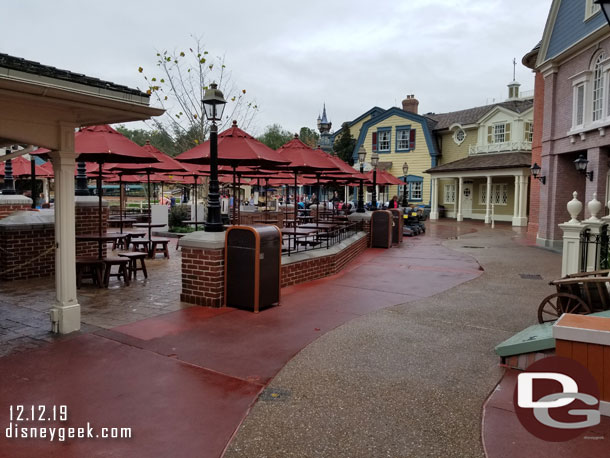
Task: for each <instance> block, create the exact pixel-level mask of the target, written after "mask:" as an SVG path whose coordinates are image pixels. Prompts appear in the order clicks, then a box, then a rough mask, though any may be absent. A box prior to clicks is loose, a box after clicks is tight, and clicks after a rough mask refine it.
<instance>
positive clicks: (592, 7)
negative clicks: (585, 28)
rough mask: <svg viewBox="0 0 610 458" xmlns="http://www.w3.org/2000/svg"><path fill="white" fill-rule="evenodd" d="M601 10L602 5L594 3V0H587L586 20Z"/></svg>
mask: <svg viewBox="0 0 610 458" xmlns="http://www.w3.org/2000/svg"><path fill="white" fill-rule="evenodd" d="M600 11H601V7H600V5H599V4H597V3H593V0H587V1H586V2H585V21H587V20H589V19H590V18H592V17H593V16H595V15H596V14H597V13H599V12H600Z"/></svg>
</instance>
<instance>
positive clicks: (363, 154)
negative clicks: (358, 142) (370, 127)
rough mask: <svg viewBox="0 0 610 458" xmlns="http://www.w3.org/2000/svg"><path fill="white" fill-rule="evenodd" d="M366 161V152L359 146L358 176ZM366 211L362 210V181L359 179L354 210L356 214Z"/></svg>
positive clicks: (362, 171) (362, 170)
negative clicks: (356, 206) (356, 205)
mask: <svg viewBox="0 0 610 458" xmlns="http://www.w3.org/2000/svg"><path fill="white" fill-rule="evenodd" d="M365 159H366V150H365V149H364V146H361V147H360V149H359V150H358V162H360V174H361V175H362V174H363V173H364V161H365ZM364 212H366V210H365V209H364V183H363V181H362V179H360V189H358V208H357V209H356V213H364Z"/></svg>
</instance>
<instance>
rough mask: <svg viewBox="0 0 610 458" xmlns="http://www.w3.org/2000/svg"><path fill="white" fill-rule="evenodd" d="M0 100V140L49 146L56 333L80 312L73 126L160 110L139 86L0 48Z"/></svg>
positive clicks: (73, 324)
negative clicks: (104, 79)
mask: <svg viewBox="0 0 610 458" xmlns="http://www.w3.org/2000/svg"><path fill="white" fill-rule="evenodd" d="M0 106H2V110H0V146H9V145H14V144H19V145H33V146H38V147H44V148H48V149H50V150H51V153H50V155H49V156H50V157H51V162H52V164H53V170H54V174H55V206H54V208H55V272H56V274H55V293H56V294H55V301H54V304H53V307H52V309H51V323H52V326H53V329H54V330H55V331H57V332H59V333H62V334H67V333H70V332H73V331H77V330H79V329H80V325H81V314H80V305H79V302H78V298H77V294H76V270H75V209H74V168H75V160H76V156H77V154H76V153H75V152H74V132H75V129H76V128H78V127H81V126H89V125H97V124H111V123H119V122H128V121H137V120H143V119H149V118H150V117H152V116H158V115H160V114H162V113H163V110H161V109H157V108H152V107H150V106H149V96H148V95H147V94H145V93H142V92H140V91H139V90H136V89H130V88H128V87H125V86H120V85H117V84H114V83H111V82H107V81H101V80H99V79H97V78H91V77H88V76H85V75H81V74H76V73H72V72H70V71H66V70H59V69H57V68H54V67H49V66H46V65H41V64H40V63H38V62H32V61H27V60H24V59H21V58H18V57H13V56H8V55H6V54H0ZM28 150H30V149H29V148H26V149H25V150H22V151H17V152H15V153H12V154H9V155H5V156H2V157H0V160H2V161H4V160H7V159H12V158H15V157H18V156H19V155H21V154H24V153H25V152H28Z"/></svg>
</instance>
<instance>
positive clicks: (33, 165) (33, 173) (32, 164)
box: [30, 158, 36, 208]
mask: <svg viewBox="0 0 610 458" xmlns="http://www.w3.org/2000/svg"><path fill="white" fill-rule="evenodd" d="M30 175H31V177H32V208H36V161H34V158H32V159H30Z"/></svg>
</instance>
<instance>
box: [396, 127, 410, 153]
mask: <svg viewBox="0 0 610 458" xmlns="http://www.w3.org/2000/svg"><path fill="white" fill-rule="evenodd" d="M403 135H404V136H405V138H402V136H403ZM410 136H411V129H408V128H403V129H396V150H397V151H406V150H408V149H409V138H410ZM403 142H404V143H403Z"/></svg>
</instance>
